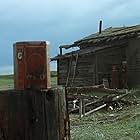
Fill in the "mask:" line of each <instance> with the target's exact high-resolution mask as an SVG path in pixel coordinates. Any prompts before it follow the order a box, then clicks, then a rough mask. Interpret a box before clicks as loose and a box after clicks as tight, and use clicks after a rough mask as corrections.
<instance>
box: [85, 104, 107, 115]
mask: <svg viewBox="0 0 140 140" xmlns="http://www.w3.org/2000/svg"><path fill="white" fill-rule="evenodd" d="M104 107H106V104H103V105H101V106H99V107H97V108H95V109H93V110H90V111H89V112H87V113H85V116H87V115H89V114H91V113H93V112H96V111H98V110H100V109H102V108H104Z"/></svg>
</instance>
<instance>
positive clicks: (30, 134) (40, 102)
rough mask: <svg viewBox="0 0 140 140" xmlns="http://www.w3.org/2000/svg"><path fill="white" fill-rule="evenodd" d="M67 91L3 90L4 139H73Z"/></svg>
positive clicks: (0, 139)
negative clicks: (67, 107) (70, 132)
mask: <svg viewBox="0 0 140 140" xmlns="http://www.w3.org/2000/svg"><path fill="white" fill-rule="evenodd" d="M64 93H65V91H64V89H62V88H59V89H53V90H49V91H31V90H27V91H14V90H11V91H9V90H8V91H0V140H64V138H66V140H69V127H68V126H69V125H68V122H69V121H68V114H67V109H66V100H65V94H64Z"/></svg>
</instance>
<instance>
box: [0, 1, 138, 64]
mask: <svg viewBox="0 0 140 140" xmlns="http://www.w3.org/2000/svg"><path fill="white" fill-rule="evenodd" d="M0 5H1V8H0V15H1V16H0V21H1V22H0V49H1V51H0V60H2V61H0V66H9V65H12V64H13V56H12V44H13V43H14V42H16V41H23V40H48V41H50V56H51V57H52V56H55V55H57V53H58V46H59V45H60V44H63V43H64V44H71V43H73V41H75V40H78V39H80V38H82V37H84V36H86V35H88V34H91V33H93V32H96V31H97V30H98V22H99V20H100V19H102V20H103V25H104V28H106V27H109V26H122V25H123V24H125V25H126V26H127V25H132V24H138V23H140V20H139V19H140V15H139V5H140V1H139V0H133V1H132V0H24V1H23V0H12V1H11V0H5V1H1V2H0Z"/></svg>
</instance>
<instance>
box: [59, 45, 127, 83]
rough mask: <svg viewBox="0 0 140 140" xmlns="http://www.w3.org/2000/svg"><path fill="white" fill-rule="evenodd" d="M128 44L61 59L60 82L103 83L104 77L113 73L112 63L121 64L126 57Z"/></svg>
mask: <svg viewBox="0 0 140 140" xmlns="http://www.w3.org/2000/svg"><path fill="white" fill-rule="evenodd" d="M126 46H127V44H123V45H122V46H117V47H110V48H107V49H103V50H100V51H97V52H96V53H88V54H83V55H79V56H76V55H75V56H71V57H69V58H65V59H60V60H59V65H58V81H59V82H58V83H59V84H60V85H66V86H92V85H96V84H100V83H102V79H103V78H105V77H106V75H107V74H109V73H111V70H112V65H113V64H116V65H121V63H122V61H123V60H124V59H125V58H126V55H125V54H126V52H125V48H126Z"/></svg>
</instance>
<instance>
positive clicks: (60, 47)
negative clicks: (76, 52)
mask: <svg viewBox="0 0 140 140" xmlns="http://www.w3.org/2000/svg"><path fill="white" fill-rule="evenodd" d="M73 47H77V46H76V45H75V44H72V45H61V46H59V49H60V55H63V51H62V49H63V48H64V49H69V48H73Z"/></svg>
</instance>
